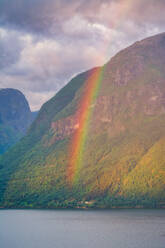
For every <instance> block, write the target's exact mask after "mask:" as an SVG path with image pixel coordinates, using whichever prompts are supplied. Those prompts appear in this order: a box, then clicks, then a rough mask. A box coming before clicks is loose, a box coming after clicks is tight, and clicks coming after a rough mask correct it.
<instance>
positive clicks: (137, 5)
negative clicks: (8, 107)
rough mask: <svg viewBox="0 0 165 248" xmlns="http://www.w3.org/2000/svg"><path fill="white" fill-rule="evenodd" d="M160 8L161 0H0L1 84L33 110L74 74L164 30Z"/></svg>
mask: <svg viewBox="0 0 165 248" xmlns="http://www.w3.org/2000/svg"><path fill="white" fill-rule="evenodd" d="M164 9H165V1H164V0H88V1H87V0H0V30H4V32H6V36H4V37H2V36H0V87H13V88H18V89H20V90H21V91H23V92H24V93H25V94H26V96H27V98H28V99H29V100H30V103H31V106H32V108H33V109H37V108H39V106H40V105H41V104H42V103H43V102H45V101H46V100H48V99H49V98H50V97H51V96H53V95H54V94H55V92H57V91H58V90H59V89H60V88H61V87H62V86H64V85H65V84H66V83H67V82H68V80H69V79H70V78H71V77H72V76H73V75H75V74H77V73H79V72H82V71H85V70H87V69H89V68H91V67H93V66H96V65H101V64H103V63H105V62H106V61H107V60H108V59H109V58H110V57H111V56H112V55H114V54H115V53H116V52H118V51H119V50H120V49H123V48H124V47H126V46H128V45H130V44H131V43H133V42H134V41H136V40H139V39H142V38H144V37H146V36H149V35H152V34H156V33H158V32H161V31H164V29H165V15H164ZM3 55H4V56H3ZM2 56H3V59H2Z"/></svg>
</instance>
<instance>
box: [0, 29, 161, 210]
mask: <svg viewBox="0 0 165 248" xmlns="http://www.w3.org/2000/svg"><path fill="white" fill-rule="evenodd" d="M96 81H97V83H96V85H95V82H96ZM96 88H97V89H96ZM91 89H92V90H91ZM92 91H93V94H92V93H91V92H92ZM90 96H91V97H90ZM84 109H85V110H84ZM84 113H85V114H84ZM83 132H84V133H83ZM0 164H1V169H0V199H1V200H0V206H1V207H45V208H56V207H76V208H79V207H100V208H105V207H164V206H165V33H162V34H160V35H156V36H154V37H150V38H147V39H145V40H142V41H138V42H136V43H135V44H133V45H132V46H130V47H128V48H126V49H124V50H122V51H121V52H119V53H118V54H117V55H116V56H114V57H113V58H112V59H111V60H110V61H109V62H108V63H107V64H106V65H104V66H103V67H102V68H94V69H92V70H90V71H88V72H84V73H82V74H80V75H78V76H76V77H75V78H73V79H72V80H71V81H70V82H69V83H68V84H67V85H66V86H65V87H64V88H63V89H61V90H60V91H59V92H58V93H57V94H56V95H55V96H54V97H53V98H52V99H51V100H50V101H48V102H47V103H45V104H44V105H43V106H42V108H41V110H40V112H39V114H38V117H37V119H36V120H35V121H34V122H33V124H32V125H31V127H30V129H29V131H28V134H27V135H26V136H25V137H24V138H23V139H22V140H21V141H20V142H19V143H18V144H17V145H16V146H14V147H13V149H11V150H10V151H9V152H7V153H6V154H5V155H4V156H2V158H1V160H0Z"/></svg>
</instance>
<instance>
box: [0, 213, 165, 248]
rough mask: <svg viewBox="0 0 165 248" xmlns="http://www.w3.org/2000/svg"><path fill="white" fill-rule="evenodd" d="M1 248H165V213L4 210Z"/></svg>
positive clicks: (0, 216) (0, 230)
mask: <svg viewBox="0 0 165 248" xmlns="http://www.w3.org/2000/svg"><path fill="white" fill-rule="evenodd" d="M0 247H1V248H165V210H88V211H87V210H84V211H83V210H76V211H74V210H73V211H72V210H0Z"/></svg>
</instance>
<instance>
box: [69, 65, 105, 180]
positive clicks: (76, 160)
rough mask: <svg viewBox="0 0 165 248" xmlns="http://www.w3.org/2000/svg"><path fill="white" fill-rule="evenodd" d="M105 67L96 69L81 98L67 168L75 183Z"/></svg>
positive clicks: (89, 78) (86, 83)
mask: <svg viewBox="0 0 165 248" xmlns="http://www.w3.org/2000/svg"><path fill="white" fill-rule="evenodd" d="M103 71H104V67H99V68H96V69H94V70H93V71H92V72H91V73H90V75H89V76H88V79H87V81H86V82H85V90H84V93H83V97H82V99H81V100H80V104H79V107H78V112H77V117H76V119H77V120H78V128H77V130H76V131H75V133H74V134H73V137H72V140H71V145H70V150H69V157H70V159H69V165H68V170H67V179H68V181H69V182H70V183H71V184H73V183H74V181H75V177H76V171H78V169H79V168H80V167H81V164H82V159H83V152H84V147H85V141H86V139H87V135H88V128H89V122H90V119H91V116H92V112H93V109H94V108H93V106H94V103H95V101H96V98H97V96H98V93H99V89H100V86H101V81H102V76H103Z"/></svg>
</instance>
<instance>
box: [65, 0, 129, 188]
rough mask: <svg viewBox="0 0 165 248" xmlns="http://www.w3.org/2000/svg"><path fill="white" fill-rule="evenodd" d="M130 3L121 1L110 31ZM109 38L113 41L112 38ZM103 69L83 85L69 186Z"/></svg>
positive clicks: (78, 165)
mask: <svg viewBox="0 0 165 248" xmlns="http://www.w3.org/2000/svg"><path fill="white" fill-rule="evenodd" d="M132 3H133V0H125V1H123V0H121V1H120V2H119V5H120V6H119V8H118V13H116V18H115V20H110V21H111V25H110V26H111V29H112V28H113V29H117V28H119V27H120V24H122V21H123V20H124V18H125V16H127V14H128V13H129V10H130V8H131V6H132ZM111 38H112V39H113V37H111ZM110 43H111V41H109V44H107V45H105V49H104V50H105V51H104V53H105V54H106V53H107V51H108V50H109V49H110ZM105 67H106V65H105V66H103V67H100V68H97V69H95V70H93V71H92V73H91V74H90V75H89V77H88V79H87V81H86V83H85V92H84V94H83V96H82V98H81V101H80V105H79V107H78V111H77V114H76V119H77V122H78V128H77V130H76V131H75V133H74V134H73V137H72V139H71V144H70V146H69V162H68V168H67V180H68V182H69V184H70V185H73V184H74V182H75V179H76V176H77V175H78V171H79V169H80V168H81V166H82V161H83V154H84V149H85V143H86V140H87V135H88V130H89V124H90V120H91V118H92V113H93V109H94V108H93V107H92V105H93V104H94V103H95V101H96V98H97V96H98V93H99V89H100V86H101V82H102V78H103V74H104V70H105Z"/></svg>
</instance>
